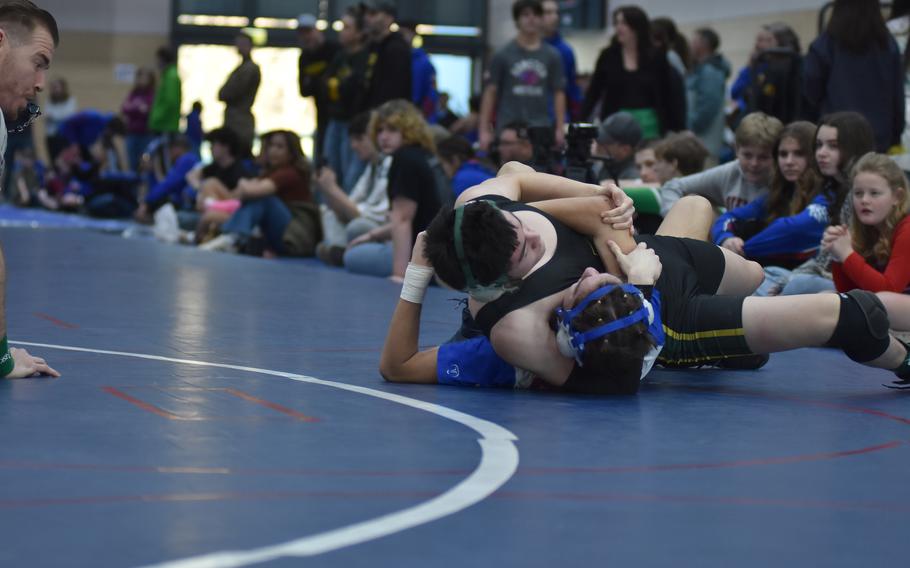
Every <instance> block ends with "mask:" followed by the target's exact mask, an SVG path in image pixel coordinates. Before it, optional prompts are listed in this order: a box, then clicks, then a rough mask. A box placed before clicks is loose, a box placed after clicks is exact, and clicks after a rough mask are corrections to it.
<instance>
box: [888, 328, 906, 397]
mask: <svg viewBox="0 0 910 568" xmlns="http://www.w3.org/2000/svg"><path fill="white" fill-rule="evenodd" d="M895 339H896V338H895ZM898 341H899V342H900V344H901V345H903V346H904V349H906V350H907V355H906V356H905V357H904V361H903V362H902V363H901V364H900V366H899V367H898V368H897V369H894V374H895V375H897V378H898V379H899V380H897V381H894V382H892V383H891V384H890V385H882V386H885V387H888V388H889V389H894V390H907V391H910V345H908V344H907V343H905V342H904V341H902V340H900V339H898Z"/></svg>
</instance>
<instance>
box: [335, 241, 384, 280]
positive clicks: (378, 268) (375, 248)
mask: <svg viewBox="0 0 910 568" xmlns="http://www.w3.org/2000/svg"><path fill="white" fill-rule="evenodd" d="M344 267H345V268H346V269H347V270H348V271H349V272H353V273H354V274H366V275H369V276H380V277H382V278H388V277H389V276H391V275H392V241H385V242H382V243H363V244H362V245H357V246H356V247H354V248H352V249H349V250H348V251H347V252H345V253H344Z"/></svg>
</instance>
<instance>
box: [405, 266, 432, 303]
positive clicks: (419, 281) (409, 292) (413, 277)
mask: <svg viewBox="0 0 910 568" xmlns="http://www.w3.org/2000/svg"><path fill="white" fill-rule="evenodd" d="M432 279H433V269H432V268H431V267H429V266H421V265H419V264H414V263H413V262H409V263H408V269H407V270H405V272H404V284H402V286H401V299H402V300H405V301H408V302H412V303H414V304H422V303H423V297H424V295H426V293H427V287H428V286H429V285H430V281H431V280H432Z"/></svg>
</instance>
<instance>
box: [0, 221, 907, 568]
mask: <svg viewBox="0 0 910 568" xmlns="http://www.w3.org/2000/svg"><path fill="white" fill-rule="evenodd" d="M4 215H5V211H4ZM0 240H2V242H3V247H4V250H5V253H6V259H7V270H8V276H7V288H8V289H7V299H6V303H7V312H8V327H9V330H10V331H9V334H10V340H11V342H12V343H14V344H16V345H17V346H20V347H21V346H26V347H27V348H28V349H29V350H30V351H31V352H33V353H37V354H40V355H42V356H44V357H46V358H47V359H48V361H49V362H50V364H51V365H52V366H54V367H56V368H57V369H58V370H60V371H61V372H62V373H63V377H62V378H60V379H57V380H51V379H29V380H19V381H2V382H0V448H2V450H0V534H3V539H2V542H3V545H2V546H0V566H4V567H7V566H8V567H19V566H28V567H46V566H47V567H50V566H92V567H107V566H112V567H114V566H116V567H123V566H174V567H187V568H195V567H203V566H225V567H227V566H252V565H256V566H260V565H261V566H275V567H279V566H280V567H290V566H303V565H305V566H318V567H332V568H334V567H350V566H396V567H401V566H405V567H425V566H442V567H453V568H463V567H466V566H503V567H506V566H541V567H543V566H547V567H549V566H579V567H580V566H586V567H587V566H679V565H682V566H699V567H724V568H728V567H731V566H737V567H762V568H764V567H767V566H825V567H831V566H835V567H855V566H870V565H871V566H884V565H891V566H899V565H900V564H903V563H904V562H906V558H907V545H906V542H907V541H906V540H905V538H906V535H907V519H908V518H910V484H908V483H907V477H908V472H910V397H908V396H907V393H900V392H895V391H890V390H887V389H885V388H883V387H882V386H881V383H883V382H888V381H890V380H891V377H890V375H889V374H888V373H885V372H882V371H875V370H871V369H867V368H865V367H861V366H860V365H858V364H855V363H853V362H851V361H849V360H848V359H847V358H846V357H845V356H843V355H842V354H841V353H839V352H836V351H831V350H821V349H813V350H808V349H804V350H799V351H794V352H790V353H783V354H777V355H774V356H773V357H772V359H771V362H770V363H769V364H768V365H767V366H766V367H764V368H763V369H761V370H759V371H755V372H744V371H718V370H687V371H659V370H658V371H655V372H653V373H652V374H651V376H650V378H649V380H648V381H647V383H646V384H645V385H644V386H643V388H642V389H641V392H640V394H639V395H638V396H635V397H622V398H600V397H584V396H569V395H563V394H554V393H537V392H516V391H510V390H484V389H476V388H458V387H440V386H407V385H394V384H387V383H384V382H383V381H382V379H381V378H380V376H379V373H378V371H377V366H378V359H379V354H380V350H381V347H382V343H383V339H384V336H385V330H386V325H387V323H388V321H389V318H390V316H391V313H392V310H393V308H394V306H395V303H396V301H397V299H398V294H399V286H398V285H396V284H394V283H392V282H390V281H387V280H382V279H376V278H368V277H359V276H352V275H349V274H347V273H345V272H344V271H342V270H337V269H326V268H324V267H321V266H319V265H318V264H317V263H315V262H305V263H285V262H274V261H268V260H262V259H256V258H249V257H241V256H231V255H224V254H217V253H205V252H201V251H197V250H194V249H191V248H185V247H179V246H169V245H164V244H159V243H156V242H154V241H151V240H129V239H120V238H114V237H111V236H109V235H103V234H100V233H98V232H92V231H84V230H69V229H61V230H54V231H50V230H22V229H11V228H6V229H2V230H0ZM454 296H455V294H454V293H453V292H450V291H447V290H443V289H439V288H431V289H430V290H429V291H428V294H427V299H426V301H425V304H424V308H423V319H422V327H421V332H422V333H421V343H422V344H423V345H427V346H429V345H434V344H436V343H437V342H440V341H443V340H445V339H446V338H448V337H449V336H450V335H451V334H452V332H453V331H454V330H455V329H456V327H457V326H458V324H459V322H460V313H459V311H458V308H457V306H456V305H455V304H454V303H453V302H449V301H447V300H448V299H450V298H452V297H454ZM304 558H305V559H304Z"/></svg>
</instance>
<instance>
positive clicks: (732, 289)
mask: <svg viewBox="0 0 910 568" xmlns="http://www.w3.org/2000/svg"><path fill="white" fill-rule="evenodd" d="M718 248H719V249H720V252H722V253H723V255H724V262H725V265H724V276H723V278H721V281H720V286H718V287H717V292H716V293H717V294H724V295H731V296H748V295H750V294H752V293H753V292H755V290H757V289H758V287H759V286H760V285H761V283H762V281H763V280H764V279H765V271H764V269H762V267H761V265H760V264H759V263H757V262H755V261H754V260H746V259H745V258H743V257H741V256H739V255H738V254H736V253H735V252H733V251H731V250H728V249H725V248H722V247H718Z"/></svg>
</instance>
